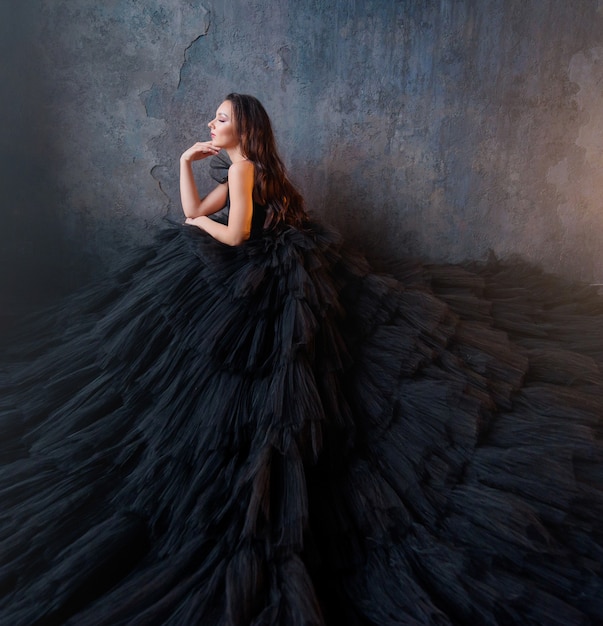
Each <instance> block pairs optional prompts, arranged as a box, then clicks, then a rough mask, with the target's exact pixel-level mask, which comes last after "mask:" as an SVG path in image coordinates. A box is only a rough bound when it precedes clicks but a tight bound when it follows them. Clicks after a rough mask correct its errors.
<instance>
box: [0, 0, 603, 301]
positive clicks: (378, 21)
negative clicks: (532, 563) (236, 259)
mask: <svg viewBox="0 0 603 626" xmlns="http://www.w3.org/2000/svg"><path fill="white" fill-rule="evenodd" d="M23 4H26V6H23ZM1 7H2V8H1V9H0V20H1V21H2V24H3V25H2V41H0V45H2V52H3V59H4V61H3V68H2V74H1V78H2V81H3V86H4V87H8V89H3V91H4V92H5V93H3V99H2V101H1V103H0V115H2V118H3V119H4V120H7V121H8V124H7V125H6V127H5V128H3V130H2V132H1V134H0V139H1V142H0V148H1V151H2V152H1V156H2V160H3V166H2V168H1V171H0V178H1V179H2V183H3V188H4V189H5V193H4V197H5V198H6V199H7V208H6V211H5V228H3V232H2V234H1V235H0V237H1V238H2V255H3V256H2V260H3V261H4V265H3V266H4V267H6V266H7V265H6V260H7V259H10V260H11V267H12V268H16V269H13V270H11V272H10V276H9V277H7V275H5V276H4V279H3V281H2V285H3V286H4V291H5V293H7V290H9V289H10V290H12V291H11V294H12V295H13V296H14V295H15V294H16V293H17V292H18V293H21V291H23V289H21V291H19V290H17V291H16V290H15V284H20V285H31V284H32V277H34V279H33V280H34V281H35V280H38V282H39V286H40V288H41V287H44V288H45V289H46V291H49V292H52V291H57V290H60V289H67V288H70V287H71V286H73V285H75V284H77V283H78V282H81V281H82V280H85V279H86V278H87V277H89V276H90V274H94V273H99V272H101V271H105V270H107V269H109V268H111V267H114V266H115V265H118V264H119V259H120V255H121V253H122V251H123V249H124V247H126V246H128V245H131V243H132V242H134V243H137V242H139V241H147V240H149V239H150V237H151V235H152V232H153V230H155V229H156V227H157V224H158V223H159V222H160V221H161V218H162V217H163V216H165V215H168V214H169V215H173V216H176V215H178V214H179V212H180V209H179V203H178V190H177V169H178V168H177V165H178V157H179V155H180V153H181V151H182V150H183V149H185V148H186V147H187V146H188V145H189V144H190V143H192V142H193V141H195V140H198V139H204V138H207V129H206V123H207V121H208V120H209V119H211V117H212V115H213V112H214V110H215V108H216V107H217V105H218V104H219V103H220V101H221V100H222V97H223V96H224V95H225V94H226V93H228V92H229V91H232V90H236V91H240V92H248V93H253V94H255V95H257V96H258V97H259V98H260V99H261V100H262V101H263V102H264V104H265V105H266V107H267V109H268V110H269V112H270V113H271V115H272V118H273V121H274V123H275V127H276V132H277V136H278V139H279V143H280V146H281V149H282V152H283V155H284V157H285V160H286V162H287V164H288V165H289V167H290V170H291V172H292V174H293V178H294V179H295V180H296V181H297V182H298V183H299V186H300V187H301V189H302V191H303V193H304V195H305V197H306V199H307V203H308V206H309V207H310V208H311V209H312V210H313V211H314V212H315V213H317V214H319V215H322V216H323V217H324V219H326V220H327V221H329V222H331V223H333V224H334V225H335V226H337V227H338V228H339V229H340V230H341V231H342V232H343V233H344V234H345V235H346V236H347V237H348V238H349V239H351V240H353V241H354V242H355V243H358V244H360V245H361V246H364V247H366V248H367V249H368V250H369V251H371V250H376V249H377V248H378V250H379V251H380V252H384V253H386V254H394V255H405V254H408V253H410V254H412V255H416V254H418V255H422V256H424V257H425V258H429V259H433V260H440V261H441V260H452V261H456V260H463V259H468V258H471V259H483V258H485V257H486V255H487V254H488V251H489V250H493V251H494V252H495V253H496V254H497V255H498V256H501V257H507V256H510V255H514V254H518V255H520V256H522V257H524V258H526V259H528V260H530V261H534V262H536V263H538V264H540V265H542V266H544V267H545V268H547V269H549V270H553V271H557V272H559V273H562V274H565V275H567V276H572V277H575V278H580V279H584V280H588V281H596V282H603V255H601V253H600V250H601V241H602V240H603V211H602V210H601V208H602V206H601V205H602V198H603V172H602V168H601V166H602V165H603V130H602V129H603V104H601V103H602V102H603V7H602V3H601V2H597V1H595V0H593V1H589V2H586V1H584V2H568V1H566V0H542V1H539V2H525V1H524V0H506V1H504V2H501V1H500V0H441V1H440V2H435V1H430V0H416V1H415V0H413V1H411V0H399V1H396V0H389V1H386V0H356V1H354V0H339V1H334V2H331V1H327V0H281V1H280V2H273V1H272V0H204V1H203V2H202V3H199V2H182V1H179V0H178V1H177V0H161V1H160V0H111V1H107V2H98V0H28V2H27V3H21V2H20V1H19V0H5V2H4V3H3V4H2V5H1ZM8 93H10V97H8V98H7V97H6V96H7V94H8ZM198 169H199V181H200V184H201V186H202V187H203V186H204V185H206V184H209V180H208V179H207V178H206V177H205V176H204V174H203V172H204V167H203V165H201V166H200V167H199V168H198ZM205 169H206V168H205ZM206 181H207V182H206ZM32 258H33V261H32ZM40 277H42V278H40ZM2 285H0V287H1V286H2ZM18 298H19V296H17V299H18Z"/></svg>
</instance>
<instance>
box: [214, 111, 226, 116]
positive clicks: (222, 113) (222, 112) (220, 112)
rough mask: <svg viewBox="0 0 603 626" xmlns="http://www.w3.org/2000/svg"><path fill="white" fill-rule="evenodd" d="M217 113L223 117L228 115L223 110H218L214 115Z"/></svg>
mask: <svg viewBox="0 0 603 626" xmlns="http://www.w3.org/2000/svg"><path fill="white" fill-rule="evenodd" d="M219 115H223V116H224V117H228V115H227V114H226V113H224V111H218V112H217V113H216V117H218V116H219Z"/></svg>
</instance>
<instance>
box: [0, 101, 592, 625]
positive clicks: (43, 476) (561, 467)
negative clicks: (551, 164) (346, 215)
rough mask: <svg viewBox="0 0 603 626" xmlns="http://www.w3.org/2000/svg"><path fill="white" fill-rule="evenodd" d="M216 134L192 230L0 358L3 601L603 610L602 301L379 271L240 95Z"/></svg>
mask: <svg viewBox="0 0 603 626" xmlns="http://www.w3.org/2000/svg"><path fill="white" fill-rule="evenodd" d="M209 127H210V130H211V141H209V142H201V143H197V144H195V145H194V146H192V147H191V148H190V149H188V150H186V151H185V152H184V153H183V155H182V158H181V195H182V204H183V208H184V212H185V215H186V218H187V219H186V222H187V224H186V225H184V226H179V227H174V228H169V229H165V230H164V231H163V232H162V233H161V234H160V236H159V239H158V241H157V243H156V245H154V246H152V247H150V248H147V249H145V250H143V251H142V252H138V253H136V254H135V255H133V256H132V259H131V261H130V262H129V263H128V264H127V265H126V267H125V268H124V270H123V271H122V272H120V273H119V274H117V275H116V276H115V277H113V278H112V279H111V280H109V281H107V282H106V283H105V284H104V285H101V286H97V287H95V288H93V289H91V290H89V291H87V292H85V293H80V294H78V295H76V296H75V297H74V298H73V301H72V302H71V303H70V305H69V307H68V309H67V310H68V312H69V316H67V315H66V313H65V307H63V308H62V309H61V310H59V311H57V312H56V322H55V325H54V327H53V330H49V318H48V316H45V317H44V320H43V323H42V324H41V325H40V327H39V328H38V329H37V330H36V329H35V328H33V327H31V326H30V327H28V330H27V333H28V334H27V346H29V349H27V346H24V345H23V343H21V345H20V346H19V351H18V353H16V352H15V354H16V356H14V357H13V358H14V360H15V361H18V362H17V363H13V364H12V365H11V366H10V367H7V368H6V371H5V373H4V376H3V379H2V381H1V382H2V394H1V396H0V397H2V399H3V400H2V406H1V407H0V408H1V410H2V413H1V415H2V418H1V422H0V425H1V428H2V433H3V437H2V439H3V441H4V453H3V457H2V458H3V461H5V464H4V468H3V470H2V473H1V474H0V489H1V490H2V491H1V493H2V503H3V507H2V509H3V514H2V518H1V519H0V533H1V534H0V542H1V543H0V548H1V550H2V552H1V553H2V555H3V556H2V559H1V561H0V563H1V567H0V581H1V587H2V590H3V600H2V604H1V605H0V622H1V623H7V624H28V625H29V624H35V623H39V624H53V623H70V624H78V625H80V624H111V625H114V624H145V625H146V624H187V625H188V624H257V625H259V624H283V625H287V626H290V625H297V624H300V625H301V624H348V625H355V624H358V625H360V624H362V625H366V624H378V625H389V624H410V623H416V624H529V623H534V624H563V625H564V626H565V625H568V624H587V623H593V624H596V623H600V622H601V620H602V619H603V604H602V602H601V598H603V573H602V567H603V532H602V531H603V525H602V523H601V519H603V517H602V513H603V493H602V491H601V489H602V482H601V479H602V478H603V471H602V470H603V463H602V461H603V454H602V453H603V447H602V445H601V437H602V420H601V408H602V407H603V379H602V377H601V367H602V366H603V353H602V346H603V342H602V341H601V340H602V339H603V306H602V305H603V303H602V302H601V299H600V298H598V297H597V295H596V294H595V293H594V292H592V291H591V290H588V289H578V288H576V289H575V290H574V291H573V292H572V294H571V296H570V297H569V298H567V299H564V298H563V297H562V296H561V295H560V294H559V292H558V290H556V287H557V286H558V284H557V283H556V282H555V281H552V283H551V282H550V279H547V278H546V277H544V276H538V275H537V274H535V273H533V272H532V273H528V274H526V276H525V278H524V285H525V286H524V287H517V286H511V284H512V281H516V280H517V268H511V269H507V268H504V267H491V268H488V269H487V270H484V271H483V272H482V275H481V276H479V275H477V274H475V273H470V272H469V271H467V270H465V269H462V268H459V267H447V268H446V267H444V268H438V267H426V268H419V267H416V266H403V265H399V266H398V267H396V268H395V271H396V273H397V274H398V277H399V278H398V279H395V278H393V277H392V275H385V274H383V275H381V274H377V273H375V272H373V271H371V270H370V268H369V266H368V264H367V263H366V261H365V260H364V259H362V258H361V257H359V256H357V255H354V254H352V253H350V252H347V251H345V250H344V249H343V248H342V247H341V245H340V242H339V240H338V238H337V237H335V236H334V235H333V234H332V233H330V232H328V231H326V230H325V229H323V228H322V227H321V226H320V225H319V224H317V223H315V222H312V221H311V220H310V219H308V218H307V217H306V215H305V213H304V209H303V203H302V200H301V197H300V195H299V194H298V193H297V191H296V190H295V189H294V187H293V185H292V184H291V183H290V182H289V180H288V178H287V176H286V174H285V171H284V168H283V166H282V162H281V160H280V159H279V157H278V154H277V152H276V150H275V146H274V139H273V135H272V130H271V126H270V121H269V119H268V116H267V115H266V112H265V110H264V109H263V107H262V105H261V104H260V103H259V102H258V101H257V100H256V99H255V98H252V97H250V96H243V95H238V94H231V95H230V96H228V97H227V98H226V100H225V101H224V102H223V103H222V104H221V105H220V106H219V107H218V110H217V113H216V117H215V119H214V120H212V122H210V124H209ZM224 153H227V154H228V157H229V160H226V158H225V157H224V156H223V155H224ZM206 157H213V158H212V159H211V163H210V168H211V169H212V171H213V173H212V175H213V176H214V177H215V178H216V180H217V181H218V183H219V184H218V186H217V187H216V188H215V189H214V190H213V191H211V192H210V193H209V194H208V195H207V196H205V197H204V198H200V197H199V194H198V192H197V189H196V186H195V183H194V180H193V175H192V169H191V163H192V162H193V161H197V160H201V159H203V158H206ZM225 205H226V206H227V207H228V209H227V215H224V214H223V213H224V212H223V211H220V209H222V208H223V207H224V206H225ZM214 214H216V215H215V216H214V218H215V219H212V218H210V217H209V216H210V215H214ZM509 275H512V280H510V279H509V278H508V277H509ZM535 286H536V287H537V288H538V293H539V294H540V297H537V296H536V295H535V289H534V287H535ZM436 292H440V295H439V296H438V295H436ZM585 336H586V337H587V338H588V341H585V340H584V339H583V337H585ZM24 354H25V357H24V356H23V355H24Z"/></svg>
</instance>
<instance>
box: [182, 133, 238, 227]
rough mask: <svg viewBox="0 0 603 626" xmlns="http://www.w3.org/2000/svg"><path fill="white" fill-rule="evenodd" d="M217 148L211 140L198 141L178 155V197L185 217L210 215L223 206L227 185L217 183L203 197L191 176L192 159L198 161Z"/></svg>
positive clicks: (216, 150)
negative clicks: (200, 195)
mask: <svg viewBox="0 0 603 626" xmlns="http://www.w3.org/2000/svg"><path fill="white" fill-rule="evenodd" d="M219 151H220V150H219V148H216V147H214V146H213V145H212V143H211V141H205V142H198V143H196V144H195V145H194V146H192V147H190V148H189V149H188V150H186V152H184V153H183V154H182V156H181V157H180V199H181V202H182V210H183V211H184V215H186V217H199V216H200V215H211V214H212V213H215V212H216V211H219V210H220V209H222V208H224V206H225V205H226V198H227V196H228V185H227V184H226V183H224V184H222V185H218V186H217V187H216V188H215V189H213V190H212V191H210V192H209V193H208V194H207V195H206V196H205V197H204V198H200V197H199V192H198V191H197V185H196V184H195V178H194V176H193V167H192V163H193V161H199V160H201V159H204V158H207V157H208V156H213V155H214V154H218V152H219Z"/></svg>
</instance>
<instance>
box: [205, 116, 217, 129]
mask: <svg viewBox="0 0 603 626" xmlns="http://www.w3.org/2000/svg"><path fill="white" fill-rule="evenodd" d="M215 121H216V119H215V118H214V119H213V120H212V121H211V122H209V123H208V124H207V125H208V126H209V127H210V128H213V126H214V122H215Z"/></svg>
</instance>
